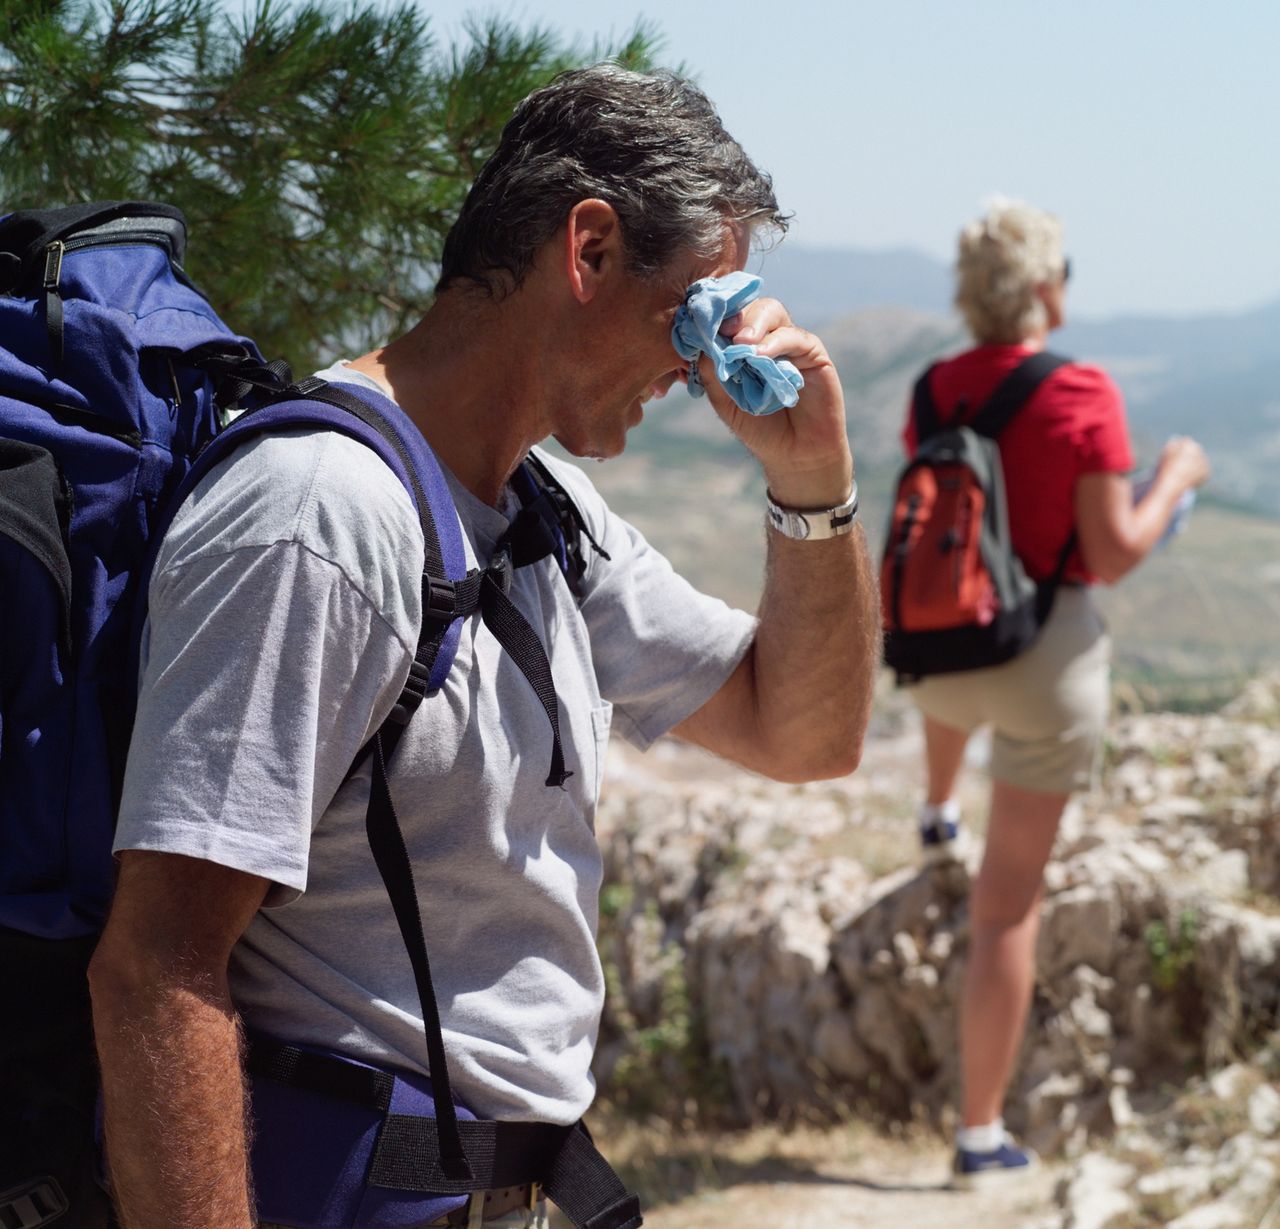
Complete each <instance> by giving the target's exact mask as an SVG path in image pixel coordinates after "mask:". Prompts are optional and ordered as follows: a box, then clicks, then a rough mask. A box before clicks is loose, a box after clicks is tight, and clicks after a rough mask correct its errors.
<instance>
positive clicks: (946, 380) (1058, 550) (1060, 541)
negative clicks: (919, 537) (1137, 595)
mask: <svg viewBox="0 0 1280 1229" xmlns="http://www.w3.org/2000/svg"><path fill="white" fill-rule="evenodd" d="M1033 353H1034V350H1033V349H1032V348H1031V347H1030V346H1006V345H993V346H978V347H976V348H975V349H973V350H966V351H965V352H964V353H963V354H959V355H957V356H956V357H955V358H951V359H946V360H944V361H943V362H941V363H939V364H938V365H937V366H936V367H935V368H934V369H933V375H932V377H931V378H930V380H929V389H930V391H931V392H932V393H933V399H934V401H935V402H936V403H937V406H938V414H939V417H940V418H941V419H942V421H943V422H944V423H945V422H948V421H949V420H950V419H951V418H952V417H953V415H954V414H955V411H956V408H957V406H958V405H959V404H960V403H961V402H964V404H965V405H966V406H967V408H968V411H969V412H970V413H972V412H973V411H975V410H977V409H978V408H979V407H980V406H981V405H983V404H984V403H985V402H986V400H987V398H988V397H990V396H991V394H992V393H994V392H995V390H996V388H997V386H998V385H999V384H1000V381H1001V380H1003V379H1004V378H1005V376H1007V375H1008V374H1009V373H1010V372H1011V371H1012V370H1013V369H1014V368H1015V367H1016V366H1017V365H1018V364H1019V363H1020V362H1022V360H1023V359H1024V358H1026V357H1027V356H1028V355H1029V354H1033ZM902 439H903V443H904V444H905V446H906V450H907V456H909V457H910V456H914V455H915V448H916V433H915V424H914V422H913V421H912V416H911V410H910V407H908V409H907V425H906V428H905V429H904V431H903V433H902ZM999 447H1000V459H1001V461H1002V462H1003V463H1004V485H1005V492H1006V494H1007V496H1008V501H1009V531H1010V533H1011V534H1012V536H1013V548H1014V550H1015V551H1017V552H1018V557H1019V558H1020V559H1021V560H1022V564H1023V567H1025V568H1026V569H1027V574H1028V575H1029V576H1031V578H1032V579H1033V580H1047V579H1048V578H1049V577H1050V576H1052V575H1053V570H1054V568H1055V567H1056V566H1057V564H1058V559H1059V557H1060V556H1061V554H1062V548H1063V547H1064V546H1066V544H1067V538H1068V536H1069V535H1070V533H1071V531H1072V529H1073V528H1074V527H1075V487H1076V479H1077V478H1080V477H1081V476H1082V475H1084V474H1110V473H1119V474H1123V473H1127V472H1128V471H1129V470H1131V469H1132V468H1133V452H1132V450H1131V449H1130V446H1129V428H1128V426H1127V425H1126V423H1125V416H1124V400H1123V399H1122V398H1121V396H1120V390H1119V389H1118V388H1117V387H1116V385H1115V382H1114V381H1113V380H1112V379H1111V377H1110V376H1108V375H1107V374H1106V372H1104V371H1102V370H1101V369H1100V368H1098V367H1090V366H1087V365H1085V364H1084V363H1070V364H1068V365H1067V366H1065V367H1059V368H1058V369H1057V371H1055V372H1054V373H1053V374H1052V375H1051V376H1049V377H1048V378H1047V379H1046V380H1045V381H1044V383H1043V384H1041V385H1040V387H1039V388H1037V389H1036V391H1035V393H1034V394H1033V396H1032V398H1031V400H1030V401H1028V402H1027V403H1026V405H1024V406H1023V407H1022V409H1021V410H1019V411H1018V413H1017V414H1016V415H1015V416H1014V419H1013V421H1012V422H1011V423H1010V424H1009V425H1008V426H1007V427H1006V428H1005V430H1004V432H1003V434H1002V435H1001V436H1000V440H999ZM1066 578H1067V579H1069V580H1083V581H1092V580H1094V579H1095V578H1094V577H1093V576H1091V575H1090V574H1089V573H1088V572H1087V571H1086V570H1085V567H1084V564H1083V563H1082V561H1081V559H1080V555H1079V551H1077V552H1076V554H1075V556H1074V557H1073V558H1072V560H1071V562H1070V563H1069V564H1068V565H1067V571H1066Z"/></svg>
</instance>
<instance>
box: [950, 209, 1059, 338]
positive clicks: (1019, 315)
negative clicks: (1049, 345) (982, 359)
mask: <svg viewBox="0 0 1280 1229" xmlns="http://www.w3.org/2000/svg"><path fill="white" fill-rule="evenodd" d="M1065 267H1066V266H1065V261H1064V260H1063V258H1062V223H1061V221H1059V219H1058V218H1057V217H1055V216H1054V215H1053V214H1051V213H1046V212H1045V211H1044V210H1042V209H1036V208H1035V207H1034V206H1033V205H1028V204H1027V203H1026V202H1025V201H1013V200H1008V199H1007V198H1005V197H1003V196H997V197H994V198H993V199H992V200H991V202H990V203H989V205H988V207H987V212H986V214H985V215H984V216H982V217H980V218H977V219H975V220H974V221H972V222H970V223H969V224H968V225H967V226H966V227H965V228H964V229H963V230H962V231H961V232H960V251H959V256H958V258H957V260H956V297H955V304H956V307H958V308H959V309H960V313H961V314H962V315H963V316H964V319H965V323H966V324H967V325H968V326H969V331H970V332H971V333H972V334H973V336H974V338H975V339H976V340H977V341H979V342H982V343H988V344H990V343H1005V344H1016V343H1017V342H1020V341H1023V340H1025V339H1026V338H1027V337H1029V336H1031V335H1032V334H1033V333H1036V332H1038V331H1039V330H1040V329H1042V328H1044V326H1045V324H1046V322H1047V316H1046V312H1045V306H1044V304H1043V303H1042V302H1041V301H1040V296H1039V295H1038V294H1037V293H1036V288H1037V287H1039V286H1043V285H1046V284H1047V283H1050V282H1053V281H1055V280H1057V279H1059V278H1061V277H1062V275H1063V272H1064V269H1065Z"/></svg>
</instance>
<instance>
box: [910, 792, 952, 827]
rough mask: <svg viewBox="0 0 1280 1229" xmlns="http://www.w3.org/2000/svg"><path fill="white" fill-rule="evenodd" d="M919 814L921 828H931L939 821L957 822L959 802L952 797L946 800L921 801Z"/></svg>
mask: <svg viewBox="0 0 1280 1229" xmlns="http://www.w3.org/2000/svg"><path fill="white" fill-rule="evenodd" d="M919 816H920V827H921V828H926V829H927V828H933V827H934V826H935V825H937V824H940V823H943V824H948V823H949V824H958V823H959V822H960V804H959V803H958V802H957V801H956V800H955V799H954V798H948V799H947V800H946V802H922V803H921V804H920V812H919Z"/></svg>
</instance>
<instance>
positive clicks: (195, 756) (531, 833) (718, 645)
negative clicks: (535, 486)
mask: <svg viewBox="0 0 1280 1229" xmlns="http://www.w3.org/2000/svg"><path fill="white" fill-rule="evenodd" d="M323 374H326V375H328V376H329V378H341V379H353V382H357V383H358V382H359V379H358V378H356V377H353V376H351V375H348V374H347V373H345V372H342V371H340V370H338V371H330V372H327V373H323ZM544 460H546V461H547V464H548V465H549V466H550V467H551V469H552V470H553V471H554V473H555V474H556V476H557V478H558V479H559V480H560V481H561V483H562V484H563V486H564V487H565V489H566V490H567V491H568V492H569V493H570V494H571V495H572V497H573V499H574V500H575V502H576V503H577V505H578V507H579V508H580V509H581V511H582V513H583V515H584V517H585V519H586V521H587V523H588V525H589V526H590V528H591V531H592V534H593V536H594V537H595V538H596V540H597V541H598V542H599V543H600V544H601V545H602V546H603V547H604V549H605V550H606V551H607V552H608V553H609V555H610V556H611V559H610V560H605V559H603V558H602V557H600V556H599V555H597V554H595V553H594V552H593V551H591V549H590V547H589V546H588V547H587V548H586V555H587V559H588V567H587V573H586V577H585V582H584V587H583V596H582V599H581V602H580V603H579V602H578V601H576V600H575V598H574V596H573V594H572V593H571V592H570V590H569V587H568V584H567V583H566V581H565V579H564V576H563V575H562V574H561V572H560V570H559V568H558V567H557V565H556V564H555V562H554V561H553V560H551V559H545V560H543V561H542V562H541V563H539V564H535V565H532V566H530V567H525V568H521V569H519V570H518V571H517V572H516V573H515V579H514V583H513V586H512V590H511V598H512V600H513V601H514V602H515V604H516V605H517V606H518V607H519V609H520V611H521V613H522V614H523V615H524V616H525V618H526V619H528V621H529V623H530V624H531V626H532V627H533V629H534V630H535V632H536V633H537V635H538V638H539V640H540V641H541V642H542V644H543V646H544V647H545V648H546V649H547V651H548V657H549V660H550V663H551V670H552V677H553V678H554V680H555V687H556V694H557V696H558V698H559V703H560V729H561V736H562V739H563V744H564V753H565V761H566V766H567V767H568V768H569V769H570V770H571V771H572V773H573V775H572V776H571V777H570V778H569V779H568V781H567V782H566V784H565V787H564V788H563V789H556V788H548V787H547V786H546V785H545V784H544V782H545V779H546V775H547V770H548V766H549V764H550V756H551V729H550V724H549V722H548V720H547V717H546V713H545V712H544V710H543V708H542V706H541V704H540V703H539V701H538V698H537V696H536V694H535V693H534V691H533V688H532V687H531V686H530V685H529V683H528V682H527V681H526V679H525V678H524V676H523V675H522V674H521V672H520V670H519V668H518V667H517V666H516V664H515V662H514V661H513V660H512V659H511V658H510V657H509V656H508V655H507V654H506V653H504V652H503V651H502V650H501V648H500V646H499V645H498V643H497V641H496V640H495V639H494V638H493V636H492V635H491V634H490V633H489V631H488V630H487V629H486V628H485V627H484V625H483V623H482V622H481V620H480V618H479V616H478V615H475V616H473V617H472V618H471V619H469V620H468V621H467V622H466V624H465V626H464V628H463V632H462V638H461V643H460V645H459V648H458V654H457V660H456V662H455V664H454V667H453V669H452V671H451V672H450V674H449V677H448V679H447V681H446V682H445V685H444V687H443V688H442V689H441V690H440V692H439V693H437V694H436V695H434V696H431V697H428V698H427V700H426V701H425V702H424V703H423V704H422V706H421V708H420V709H419V710H418V712H417V714H416V715H415V717H414V718H413V720H412V721H411V722H410V724H409V726H408V727H407V729H406V732H405V735H404V737H403V739H402V740H401V743H400V747H399V750H398V752H397V754H396V757H395V759H394V760H393V762H392V772H391V788H392V794H393V797H394V800H395V804H396V808H397V812H398V815H399V818H400V823H401V827H402V829H403V831H404V835H405V840H406V842H407V844H408V847H409V852H410V855H411V857H412V858H413V861H414V869H415V875H416V878H417V887H418V898H419V904H420V906H421V909H422V916H423V927H424V932H425V935H426V940H427V950H428V953H429V955H430V959H431V967H432V974H433V979H434V982H435V988H436V996H437V1000H438V1003H439V1007H440V1015H441V1021H442V1025H443V1032H444V1040H445V1047H446V1053H447V1054H448V1056H449V1066H450V1075H451V1077H452V1080H453V1088H454V1092H455V1094H456V1095H457V1096H458V1098H459V1099H460V1100H461V1101H462V1102H463V1103H464V1104H465V1105H467V1106H468V1107H469V1108H470V1109H471V1110H472V1111H473V1112H475V1113H476V1114H478V1115H480V1116H481V1117H487V1118H505V1119H522V1120H534V1121H546V1122H555V1123H570V1122H573V1121H575V1120H576V1119H577V1118H579V1117H580V1116H581V1115H582V1113H583V1112H584V1111H585V1110H586V1108H587V1106H588V1105H589V1104H590V1101H591V1098H592V1095H593V1091H594V1087H593V1082H592V1079H591V1074H590V1062H591V1056H592V1052H593V1050H594V1048H595V1042H596V1034H597V1029H598V1026H599V1019H600V1010H601V1005H602V1002H603V996H604V981H603V976H602V973H601V968H600V962H599V958H598V956H597V952H596V947H595V931H596V921H597V897H598V894H599V888H600V880H601V858H600V852H599V849H598V847H597V845H596V840H595V834H594V829H593V822H594V813H595V805H596V800H597V796H598V793H599V788H600V780H601V775H602V771H603V766H604V756H605V744H606V742H607V739H608V736H609V729H610V724H611V720H612V722H613V723H614V724H616V725H617V726H618V728H619V730H620V731H621V733H622V734H623V735H624V736H625V737H627V738H628V739H629V740H630V741H631V742H633V743H635V744H636V745H638V746H641V747H643V746H647V745H648V743H649V742H651V741H652V740H653V739H654V738H656V737H657V736H658V735H660V734H662V733H664V732H666V731H667V730H669V729H670V728H671V727H672V726H674V725H676V724H677V723H678V722H680V721H681V720H683V719H684V718H685V717H687V716H688V715H689V714H691V713H693V712H694V711H696V710H697V709H698V708H700V707H701V705H702V704H703V703H704V702H705V701H706V700H707V699H709V698H710V697H711V696H712V695H713V694H714V693H715V692H716V691H717V690H718V689H719V687H720V686H721V684H722V683H723V682H724V680H725V679H726V678H727V677H728V676H729V674H730V673H731V672H732V670H733V668H734V667H735V665H736V664H737V663H738V661H739V660H740V659H741V657H742V655H743V654H744V653H745V651H746V649H747V647H748V645H749V644H750V641H751V638H752V635H753V633H754V626H755V624H754V620H753V619H752V618H751V617H750V616H749V615H746V614H744V613H743V612H741V611H735V610H731V609H730V608H729V607H727V606H725V605H724V604H723V603H722V602H720V601H718V600H716V599H713V598H710V597H707V596H705V595H704V594H700V593H698V592H697V591H696V590H694V589H693V588H692V587H691V586H690V585H689V584H688V583H687V582H686V581H685V580H683V579H682V578H681V577H679V576H678V575H676V573H675V572H674V571H673V570H672V569H671V567H670V565H669V564H668V562H667V561H666V559H664V558H663V557H662V556H661V555H660V554H659V553H658V552H657V551H655V550H653V548H652V547H650V546H649V545H648V543H647V542H646V541H645V540H644V538H643V537H641V535H640V534H639V533H637V532H636V530H635V529H634V528H632V527H631V526H630V525H628V524H627V523H626V522H624V521H623V520H621V519H620V518H619V517H616V516H614V515H613V514H612V513H611V512H610V511H609V509H608V508H607V506H606V505H605V503H604V501H603V500H602V499H601V497H600V496H599V494H598V493H597V492H596V491H595V490H594V488H593V487H592V486H591V484H590V482H589V481H588V480H587V478H586V477H585V476H584V475H583V474H582V473H581V472H580V471H579V470H577V469H576V468H574V467H573V466H570V465H567V464H564V463H560V462H558V461H555V460H552V459H549V458H545V457H544ZM446 476H447V477H448V478H449V482H450V486H451V489H452V491H453V495H454V498H455V501H456V503H457V508H458V513H459V518H460V520H461V523H462V526H463V534H464V538H465V541H466V548H467V555H468V561H469V564H470V565H472V566H474V565H475V564H476V561H477V560H479V561H480V562H481V563H484V564H487V563H488V561H489V559H490V557H491V554H492V550H493V546H494V543H495V541H496V540H497V538H498V537H499V536H500V535H501V534H502V532H503V531H504V530H505V529H506V528H507V524H508V521H507V518H506V517H505V516H503V515H502V514H501V513H499V512H497V511H495V509H493V508H491V507H489V506H487V505H486V504H484V503H482V502H481V501H480V500H478V499H476V498H475V497H474V496H473V495H471V494H470V493H469V492H468V491H466V490H465V489H464V488H463V487H462V486H461V485H460V484H459V483H457V482H456V480H454V479H453V478H452V476H451V475H446ZM422 566H423V544H422V531H421V528H420V526H419V524H418V520H417V515H416V513H415V511H414V509H413V505H412V502H411V500H410V499H409V496H408V495H407V493H406V492H405V490H404V488H403V487H402V486H401V485H400V483H399V481H398V480H397V479H396V478H395V476H394V475H393V474H392V472H391V471H390V470H389V469H388V468H387V467H386V466H385V465H384V464H383V463H382V462H381V461H380V460H379V459H378V458H377V456H376V455H375V454H374V453H373V452H372V451H370V450H369V449H367V448H365V447H364V446H363V445H361V444H359V443H357V442H356V441H354V440H351V439H348V438H347V437H345V436H342V435H339V434H337V433H333V432H324V431H311V430H302V431H292V432H288V433H285V434H281V435H273V436H269V437H265V438H262V439H259V440H256V441H253V442H251V443H248V444H246V445H244V446H243V447H242V448H241V449H240V450H239V451H238V452H237V453H236V455H235V456H234V457H232V458H231V459H229V460H228V461H225V462H223V463H222V464H221V465H219V466H218V467H217V468H216V469H215V470H213V471H212V472H211V473H210V474H209V475H207V476H206V478H205V479H204V480H203V481H202V482H201V483H200V484H199V486H198V487H197V488H196V490H195V491H194V492H193V493H192V495H191V497H190V498H189V499H188V500H187V501H186V502H185V503H184V505H183V507H182V508H181V510H180V511H179V513H178V515H177V517H176V519H175V520H174V522H173V524H172V526H171V528H170V530H169V532H168V534H167V535H166V537H165V540H164V543H163V545H162V548H161V551H160V555H159V560H158V562H157V566H156V570H155V574H154V576H153V579H152V582H151V589H150V594H149V600H150V621H149V625H148V629H147V635H146V637H145V639H144V645H143V651H144V657H143V672H142V679H141V689H140V696H139V705H138V718H137V724H136V726H135V730H134V735H133V742H132V746H131V749H130V753H129V762H128V769H127V773H126V777H125V786H124V799H123V803H122V806H121V811H120V821H119V826H118V830H117V834H116V841H115V848H116V850H123V849H148V850H162V851H166V852H171V853H179V854H186V855H189V856H192V857H197V858H205V859H208V860H210V861H214V862H217V863H220V864H222V865H226V866H231V867H235V868H237V869H239V870H243V871H247V872H250V873H252V874H255V875H261V876H264V877H266V878H268V879H271V880H272V881H273V884H274V886H273V887H272V888H271V890H270V892H269V894H268V897H267V901H266V904H265V906H264V908H263V909H262V910H261V911H260V912H259V913H258V914H257V916H256V917H255V918H254V919H253V921H252V922H251V923H250V924H249V927H248V929H247V930H246V931H245V934H244V936H243V938H242V939H241V940H240V942H239V943H238V944H237V946H236V948H235V950H234V952H233V954H232V961H231V968H230V978H231V990H232V995H233V998H234V999H235V1002H236V1004H237V1006H238V1008H239V1009H240V1011H241V1012H242V1013H243V1015H244V1017H245V1020H246V1023H247V1024H248V1026H249V1027H250V1028H251V1029H256V1030H259V1031H262V1032H264V1033H267V1034H270V1035H272V1036H275V1037H279V1038H283V1039H287V1040H290V1041H298V1042H303V1043H307V1044H312V1045H318V1046H322V1047H326V1048H329V1049H331V1050H336V1051H339V1052H342V1053H346V1054H350V1055H352V1056H355V1057H358V1058H363V1059H366V1060H372V1061H374V1062H379V1063H382V1064H385V1065H390V1066H396V1067H403V1068H409V1069H411V1070H418V1071H425V1070H426V1069H427V1059H426V1044H425V1041H424V1039H423V1032H422V1021H421V1010H420V1008H419V1005H418V1000H417V992H416V989H415V986H414V980H413V973H412V969H411V967H410V964H409V959H408V955H407V953H406V951H405V948H404V944H403V941H402V940H401V937H400V932H399V930H398V929H397V926H396V922H395V918H394V915H393V913H392V910H391V905H390V902H389V901H388V899H387V896H386V892H385V889H384V888H383V885H382V881H381V879H380V877H379V875H378V872H377V868H376V867H375V865H374V862H373V858H372V855H371V853H370V851H369V848H368V843H367V840H366V837H365V829H364V821H365V811H366V805H367V801H368V795H369V783H370V772H369V768H368V765H367V764H366V765H365V766H364V767H362V769H361V770H360V771H359V772H358V773H357V774H355V775H354V776H353V777H352V778H351V779H350V780H346V781H345V782H344V777H345V776H346V774H347V772H348V770H349V768H350V765H351V764H352V762H353V760H354V759H355V756H356V754H357V752H358V751H359V749H360V748H361V746H363V744H364V743H365V742H366V741H367V740H368V738H369V737H370V736H371V735H372V734H373V732H374V731H375V730H376V729H377V728H378V726H379V725H380V724H381V722H382V720H383V719H384V718H385V716H386V715H387V713H388V712H389V711H390V708H391V706H392V705H393V704H394V703H395V701H396V699H397V697H398V696H399V693H400V689H401V686H402V685H403V682H404V680H405V678H406V676H407V674H408V668H409V664H410V661H411V660H412V655H413V652H414V649H415V647H416V644H417V636H418V625H419V620H420V617H421V592H420V588H421V575H422Z"/></svg>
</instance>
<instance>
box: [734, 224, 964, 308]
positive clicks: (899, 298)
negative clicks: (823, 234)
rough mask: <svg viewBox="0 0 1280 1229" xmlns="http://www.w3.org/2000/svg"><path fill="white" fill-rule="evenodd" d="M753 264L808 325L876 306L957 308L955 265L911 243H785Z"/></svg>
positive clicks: (775, 294) (774, 293)
mask: <svg viewBox="0 0 1280 1229" xmlns="http://www.w3.org/2000/svg"><path fill="white" fill-rule="evenodd" d="M751 268H752V269H753V270H754V271H756V272H758V273H759V274H760V275H761V276H762V277H763V278H764V282H765V287H766V289H767V291H768V293H769V294H770V295H771V296H772V297H773V298H775V299H780V300H781V301H782V302H783V303H785V304H786V305H787V307H788V308H789V309H790V311H791V315H792V317H793V318H794V319H795V320H797V321H798V322H799V323H801V324H803V325H804V326H805V327H806V328H811V329H817V328H820V327H821V326H822V325H824V324H826V323H828V322H829V321H831V320H835V319H837V318H838V317H840V316H847V315H850V314H851V313H853V312H857V311H862V310H864V309H866V308H873V307H901V308H907V309H909V310H910V311H916V312H928V313H930V314H931V315H935V316H945V315H947V314H948V313H949V312H950V310H951V270H950V269H949V268H948V267H947V266H946V265H945V264H943V263H942V261H940V260H935V259H934V258H933V257H932V256H926V255H925V254H924V253H923V252H915V251H911V250H910V249H907V248H901V249H897V250H893V251H884V252H872V251H862V250H858V249H840V248H806V247H793V246H792V245H791V244H790V243H782V244H779V246H778V247H776V248H774V249H773V250H772V251H768V252H765V253H763V254H761V255H759V256H757V257H755V258H753V260H752V263H751Z"/></svg>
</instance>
